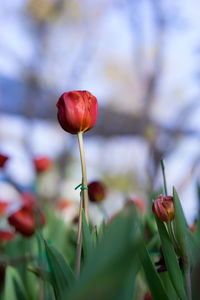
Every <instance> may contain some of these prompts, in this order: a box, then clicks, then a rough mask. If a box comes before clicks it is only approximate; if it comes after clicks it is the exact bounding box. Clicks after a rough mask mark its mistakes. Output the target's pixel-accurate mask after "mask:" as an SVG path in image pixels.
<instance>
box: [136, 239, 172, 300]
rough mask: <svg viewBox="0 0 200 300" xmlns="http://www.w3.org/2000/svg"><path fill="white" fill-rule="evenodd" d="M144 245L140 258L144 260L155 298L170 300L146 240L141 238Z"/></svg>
mask: <svg viewBox="0 0 200 300" xmlns="http://www.w3.org/2000/svg"><path fill="white" fill-rule="evenodd" d="M141 242H142V247H141V249H140V253H139V255H140V259H141V262H142V266H143V269H144V272H145V276H146V279H147V282H148V284H149V288H150V290H151V294H152V296H153V299H155V300H160V299H162V300H167V299H168V300H169V298H168V296H167V293H166V291H165V289H164V287H163V284H162V281H161V279H160V277H159V275H158V273H157V271H156V269H155V267H154V264H153V262H152V260H151V258H150V255H149V253H148V251H147V248H146V246H145V243H144V241H143V240H142V238H141Z"/></svg>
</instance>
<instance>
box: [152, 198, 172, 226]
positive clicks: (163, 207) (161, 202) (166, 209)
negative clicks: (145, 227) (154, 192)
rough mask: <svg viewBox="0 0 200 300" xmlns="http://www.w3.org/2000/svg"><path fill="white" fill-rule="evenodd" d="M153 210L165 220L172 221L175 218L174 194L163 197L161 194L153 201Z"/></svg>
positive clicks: (159, 217) (161, 219)
mask: <svg viewBox="0 0 200 300" xmlns="http://www.w3.org/2000/svg"><path fill="white" fill-rule="evenodd" d="M152 210H153V213H154V215H155V216H156V217H157V218H158V219H159V220H160V221H163V222H168V221H172V220H173V219H174V199H173V197H172V196H165V197H163V195H162V194H160V195H159V196H158V197H157V198H156V200H155V201H154V202H153V205H152Z"/></svg>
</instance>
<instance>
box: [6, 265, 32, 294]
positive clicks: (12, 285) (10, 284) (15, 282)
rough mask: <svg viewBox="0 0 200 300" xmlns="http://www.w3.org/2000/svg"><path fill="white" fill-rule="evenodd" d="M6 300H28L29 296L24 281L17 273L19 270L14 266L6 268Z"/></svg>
mask: <svg viewBox="0 0 200 300" xmlns="http://www.w3.org/2000/svg"><path fill="white" fill-rule="evenodd" d="M3 299H4V300H11V299H12V300H27V299H28V296H27V294H26V291H25V288H24V285H23V282H22V280H21V278H20V276H19V274H18V273H17V271H16V270H15V269H14V268H12V267H7V268H6V281H5V290H4V298H3Z"/></svg>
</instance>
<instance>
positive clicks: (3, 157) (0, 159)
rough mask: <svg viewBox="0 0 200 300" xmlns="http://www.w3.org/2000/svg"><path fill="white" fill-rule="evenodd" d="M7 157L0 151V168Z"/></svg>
mask: <svg viewBox="0 0 200 300" xmlns="http://www.w3.org/2000/svg"><path fill="white" fill-rule="evenodd" d="M8 159H9V157H8V156H7V155H4V154H2V153H0V168H3V167H4V165H5V163H6V162H7V160H8Z"/></svg>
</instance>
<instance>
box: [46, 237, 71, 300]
mask: <svg viewBox="0 0 200 300" xmlns="http://www.w3.org/2000/svg"><path fill="white" fill-rule="evenodd" d="M44 243H45V249H46V255H47V260H48V265H49V270H50V275H51V282H52V285H53V288H54V292H55V297H56V299H57V300H62V299H66V295H67V293H68V292H69V290H70V289H71V287H72V286H73V284H74V283H75V275H74V273H73V271H72V270H71V268H70V266H69V265H68V264H67V263H66V261H65V259H64V258H63V256H62V255H61V254H60V253H59V252H58V250H56V248H54V247H53V246H52V245H49V244H48V243H47V242H46V241H45V240H44Z"/></svg>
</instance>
